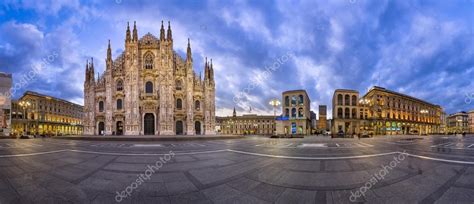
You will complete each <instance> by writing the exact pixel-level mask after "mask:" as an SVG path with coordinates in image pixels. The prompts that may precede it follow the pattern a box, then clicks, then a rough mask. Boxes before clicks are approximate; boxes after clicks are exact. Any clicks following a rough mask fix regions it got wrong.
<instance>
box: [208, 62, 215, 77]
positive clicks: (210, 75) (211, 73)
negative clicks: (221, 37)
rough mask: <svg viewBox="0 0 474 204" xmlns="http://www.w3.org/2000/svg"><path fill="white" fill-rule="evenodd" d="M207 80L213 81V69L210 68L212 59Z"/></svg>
mask: <svg viewBox="0 0 474 204" xmlns="http://www.w3.org/2000/svg"><path fill="white" fill-rule="evenodd" d="M209 80H211V81H214V68H213V66H212V59H211V66H210V67H209Z"/></svg>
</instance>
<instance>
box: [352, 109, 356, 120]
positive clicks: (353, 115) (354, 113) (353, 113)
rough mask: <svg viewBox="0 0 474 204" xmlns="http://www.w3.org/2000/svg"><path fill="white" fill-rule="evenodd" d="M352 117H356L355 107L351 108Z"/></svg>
mask: <svg viewBox="0 0 474 204" xmlns="http://www.w3.org/2000/svg"><path fill="white" fill-rule="evenodd" d="M352 118H354V119H356V118H357V109H355V108H353V109H352Z"/></svg>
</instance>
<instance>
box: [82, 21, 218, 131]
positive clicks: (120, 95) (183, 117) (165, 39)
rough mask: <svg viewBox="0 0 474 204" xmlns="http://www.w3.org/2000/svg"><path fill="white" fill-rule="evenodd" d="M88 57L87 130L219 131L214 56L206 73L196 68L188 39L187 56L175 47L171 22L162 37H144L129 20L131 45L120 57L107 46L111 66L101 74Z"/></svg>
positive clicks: (85, 94) (205, 69)
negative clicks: (216, 117)
mask: <svg viewBox="0 0 474 204" xmlns="http://www.w3.org/2000/svg"><path fill="white" fill-rule="evenodd" d="M94 73H95V72H94V63H93V61H91V62H87V65H86V79H85V82H84V106H85V107H84V111H85V114H84V134H86V135H99V134H105V135H122V134H123V135H184V134H186V135H200V134H208V135H212V134H215V131H214V126H215V81H214V69H213V65H212V60H211V61H210V62H208V61H207V59H206V62H205V65H204V77H203V78H202V77H201V75H200V74H199V75H197V74H196V73H195V71H194V70H193V59H192V54H191V46H190V42H189V39H188V47H187V53H186V59H183V58H182V57H181V56H179V55H178V54H177V53H176V52H175V51H174V50H173V37H172V30H171V26H170V25H169V22H168V29H167V31H166V32H165V29H164V26H163V22H162V25H161V29H160V37H159V38H158V37H155V36H154V35H152V34H150V33H147V34H146V35H144V36H143V37H141V38H140V39H139V38H138V31H137V28H136V24H134V26H133V31H132V32H130V26H128V25H127V30H126V35H125V50H124V51H123V52H122V53H121V54H120V55H119V56H118V57H116V58H115V59H114V60H113V59H112V52H111V45H110V41H109V47H108V49H107V58H106V69H105V72H104V73H103V74H101V75H99V76H98V78H96V77H95V74H94Z"/></svg>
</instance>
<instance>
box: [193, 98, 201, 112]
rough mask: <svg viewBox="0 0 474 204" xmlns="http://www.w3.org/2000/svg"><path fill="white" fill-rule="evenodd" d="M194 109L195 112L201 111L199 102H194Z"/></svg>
mask: <svg viewBox="0 0 474 204" xmlns="http://www.w3.org/2000/svg"><path fill="white" fill-rule="evenodd" d="M194 108H195V109H196V110H201V101H199V100H197V101H195V102H194Z"/></svg>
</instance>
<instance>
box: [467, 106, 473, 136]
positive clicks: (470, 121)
mask: <svg viewBox="0 0 474 204" xmlns="http://www.w3.org/2000/svg"><path fill="white" fill-rule="evenodd" d="M467 114H468V120H469V122H468V123H469V124H468V125H469V133H471V134H474V110H471V111H469V112H468V113H467Z"/></svg>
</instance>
